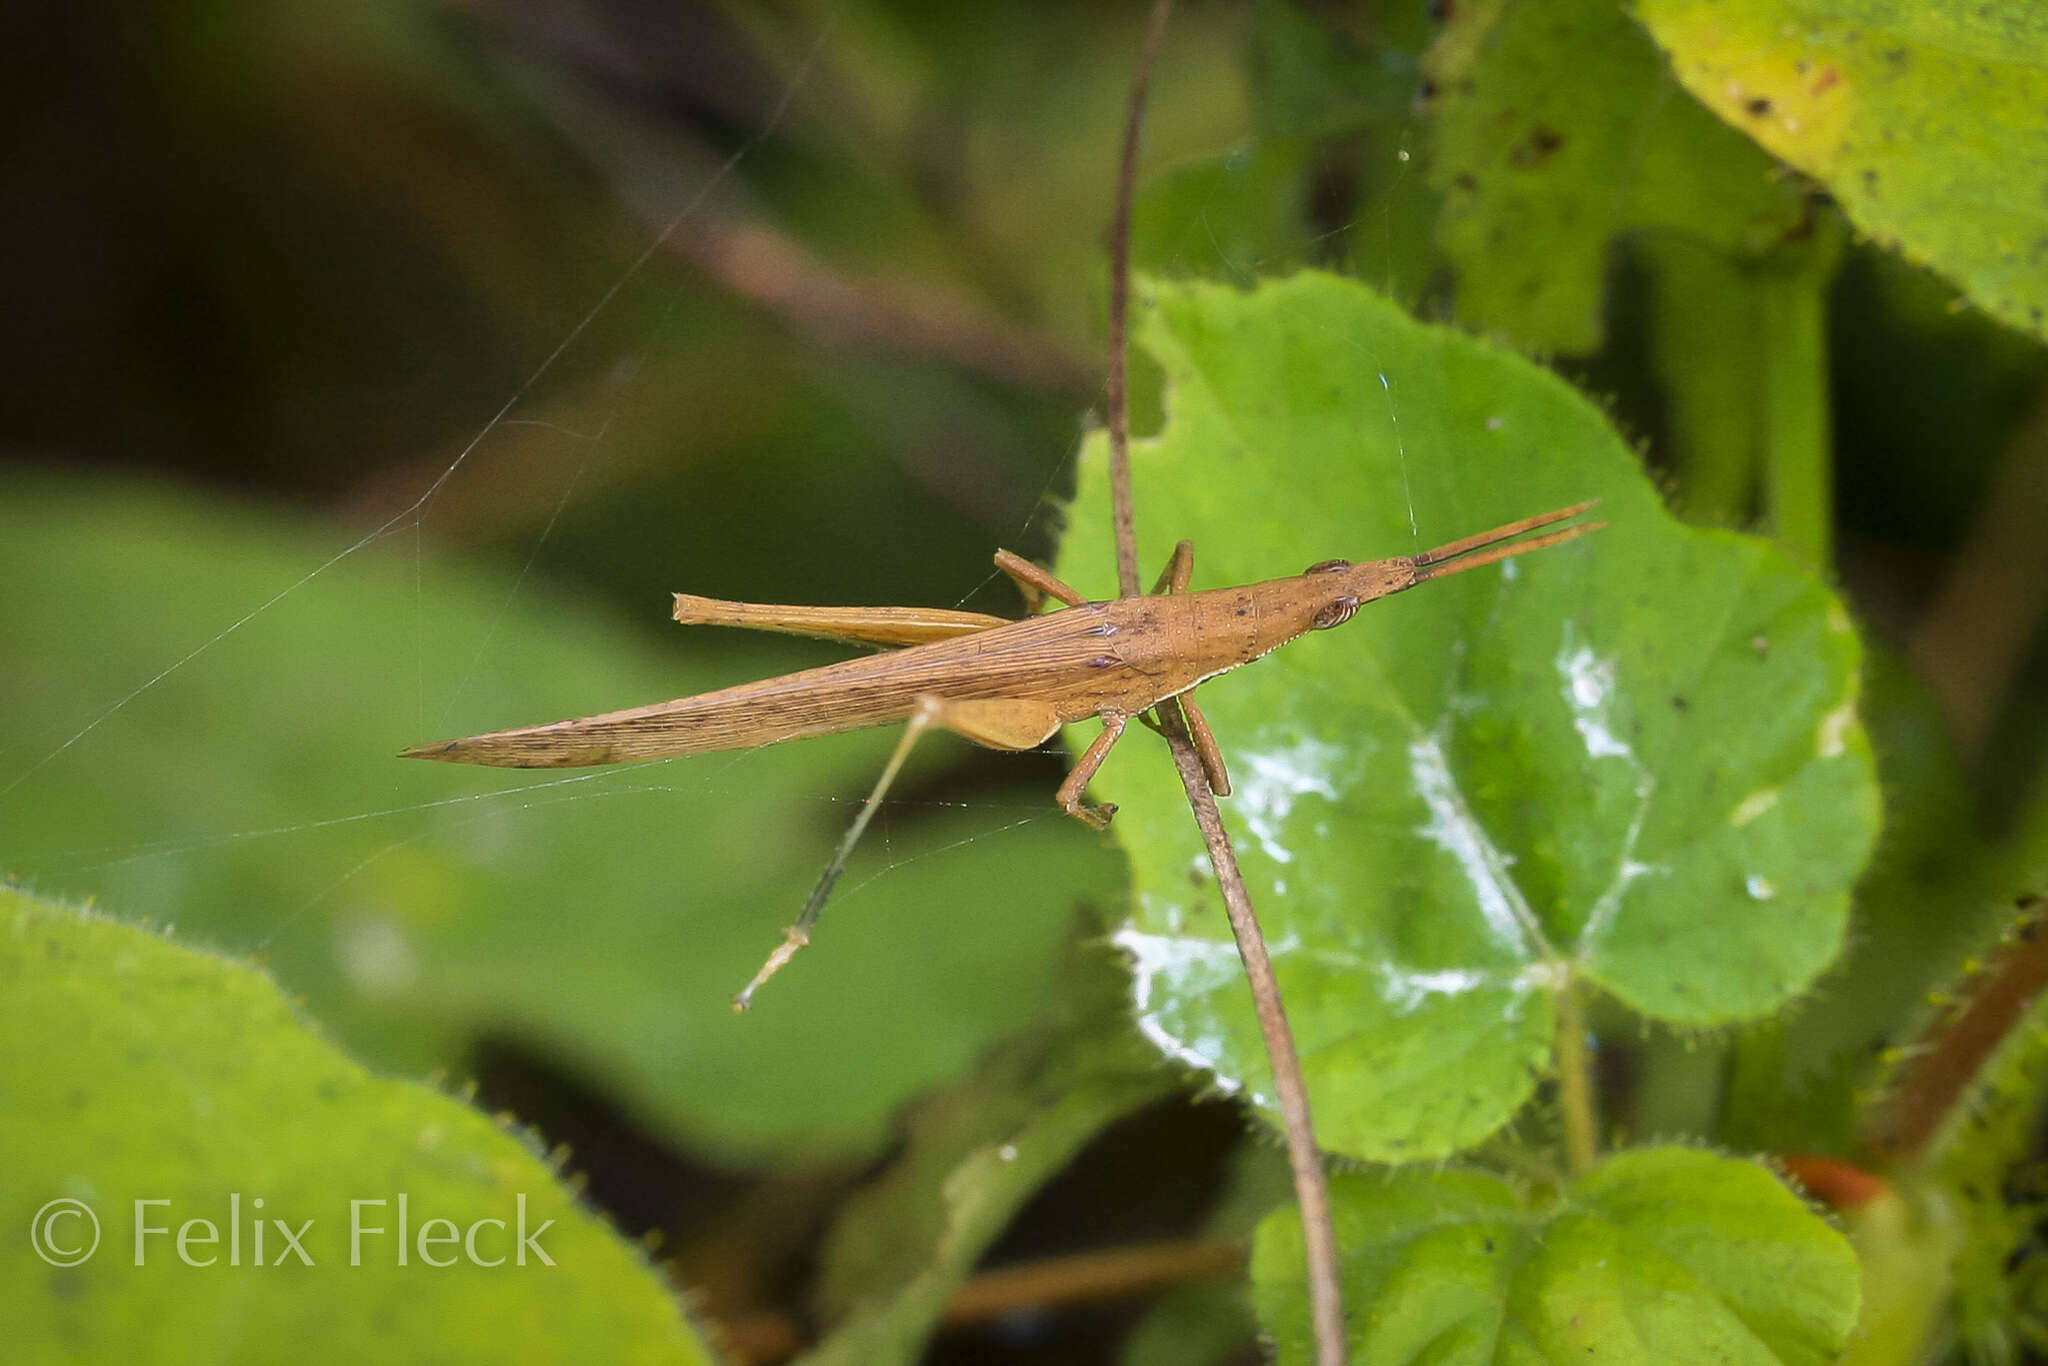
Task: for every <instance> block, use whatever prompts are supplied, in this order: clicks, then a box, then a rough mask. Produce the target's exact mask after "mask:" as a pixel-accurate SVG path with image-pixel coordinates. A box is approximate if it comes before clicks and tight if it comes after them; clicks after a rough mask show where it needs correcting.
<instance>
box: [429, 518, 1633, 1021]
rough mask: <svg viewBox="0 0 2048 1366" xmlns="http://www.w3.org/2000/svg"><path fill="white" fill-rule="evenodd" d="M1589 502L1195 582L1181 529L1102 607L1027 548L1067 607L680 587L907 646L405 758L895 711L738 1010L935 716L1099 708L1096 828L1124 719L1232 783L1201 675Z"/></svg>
mask: <svg viewBox="0 0 2048 1366" xmlns="http://www.w3.org/2000/svg"><path fill="white" fill-rule="evenodd" d="M1596 501H1597V500H1596ZM1592 506H1593V504H1592V503H1591V502H1587V503H1580V504H1577V505H1576V506H1574V507H1568V508H1562V509H1560V510H1558V511H1556V512H1547V513H1544V514H1542V515H1540V516H1536V517H1526V518H1524V519H1522V520H1521V521H1519V522H1510V523H1508V524H1507V525H1506V526H1501V527H1495V528H1494V529H1493V530H1491V531H1483V532H1481V533H1479V534H1478V535H1476V536H1468V537H1466V538H1465V539H1463V540H1459V541H1452V542H1450V543H1449V544H1448V545H1440V546H1438V547H1436V548H1435V549H1434V550H1426V551H1423V552H1422V553H1421V554H1419V555H1397V556H1395V557H1393V558H1392V559H1385V560H1367V561H1362V562H1360V563H1357V564H1353V563H1351V562H1350V561H1348V560H1324V561H1321V562H1320V563H1317V564H1312V565H1310V566H1309V567H1308V568H1307V569H1305V570H1303V571H1302V572H1301V573H1299V574H1296V575H1294V576H1292V577H1291V578H1284V579H1267V580H1265V581H1264V582H1261V583H1252V584H1246V585H1244V586H1243V587H1239V588H1211V589H1204V590H1202V591H1200V592H1189V591H1188V581H1189V579H1190V577H1191V576H1192V574H1193V571H1194V546H1193V545H1192V543H1190V542H1188V541H1182V542H1181V543H1180V544H1179V545H1178V546H1177V547H1175V549H1174V552H1173V557H1172V559H1171V560H1169V561H1168V562H1167V566H1166V569H1165V572H1164V573H1162V574H1161V575H1160V576H1159V582H1158V585H1157V586H1156V587H1155V588H1154V589H1153V591H1152V594H1151V595H1149V596H1139V597H1127V598H1116V599H1113V600H1111V601H1109V602H1089V601H1087V600H1085V599H1083V598H1082V596H1081V595H1080V594H1079V593H1077V592H1075V591H1074V590H1073V589H1072V588H1069V587H1068V586H1067V585H1066V584H1064V583H1062V582H1061V581H1060V580H1059V579H1057V578H1055V577H1054V576H1053V575H1052V574H1050V573H1048V572H1047V571H1046V570H1044V569H1041V568H1039V567H1038V566H1037V565H1035V564H1033V563H1031V562H1030V561H1029V560H1025V559H1023V558H1021V557H1019V556H1016V555H1013V554H1011V553H1010V552H1009V551H1007V550H999V551H997V552H996V556H995V562H996V567H997V568H998V569H1000V570H1002V571H1003V572H1004V573H1005V574H1007V575H1009V576H1010V578H1011V579H1012V580H1014V581H1015V582H1016V584H1017V586H1018V587H1019V588H1020V589H1021V590H1023V593H1024V596H1025V600H1026V601H1027V602H1028V603H1030V604H1031V606H1032V607H1033V608H1034V610H1035V609H1036V608H1037V607H1038V606H1039V605H1040V603H1041V602H1042V601H1043V599H1044V598H1047V597H1050V598H1054V599H1057V600H1058V601H1059V602H1061V603H1064V604H1065V605H1066V608H1065V610H1063V611H1054V612H1050V613H1047V614H1045V615H1043V616H1030V617H1026V618H1025V619H1023V620H1021V621H1011V620H1008V619H1006V618H1003V617H995V616H988V615H985V614H983V613H980V612H958V611H946V610H940V609H932V610H925V609H921V608H911V607H784V606H771V605H767V604H762V603H747V602H722V601H719V600H718V599H715V598H700V597H696V596H694V595H692V594H688V593H677V594H676V595H675V613H674V614H675V619H676V620H677V621H679V622H681V623H683V624H684V625H686V626H701V625H719V626H744V627H749V628H751V629H755V630H763V631H781V632H786V633H790V634H795V635H808V636H822V637H825V638H827V639H832V640H844V641H852V642H858V643H861V644H866V645H879V646H884V647H902V648H900V649H895V650H894V652H893V653H886V654H877V655H871V656H868V657H866V658H863V659H853V660H847V661H845V662H843V663H839V664H827V665H824V666H823V667H821V668H816V669H805V670H803V671H801V672H799V673H793V674H786V675H784V676H783V677H781V678H768V679H763V680H762V681H760V682H758V683H743V684H741V685H739V686H737V687H731V688H720V689H719V690H717V691H716V692H708V693H700V694H698V695H697V696H695V697H679V698H677V699H675V700H674V701H671V702H657V703H655V704H654V705H652V706H646V707H633V708H630V709H628V710H625V711H614V712H606V713H604V714H603V715H600V716H585V717H579V718H577V719H575V720H571V721H555V722H551V723H550V724H548V725H543V726H526V727H522V728H520V729H518V730H501V731H492V732H490V733H489V734H486V735H472V736H468V737H466V738H464V739H460V740H437V741H435V742H434V743H432V744H426V745H415V746H413V747H412V748H411V749H408V750H406V751H404V754H403V757H405V758H408V759H439V760H442V761H444V762H447V763H460V764H491V765H496V766H499V767H506V768H569V767H580V766H583V765H588V764H612V763H624V762H627V761H631V760H641V759H667V758H672V757H674V756H677V755H683V754H701V753H705V752H708V751H711V750H724V749H753V748H755V747H757V746H760V745H772V744H777V743H780V742H781V741H784V740H798V739H803V738H805V737H808V736H813V735H834V734H837V733H839V732H841V731H849V730H863V729H866V728H867V727H869V726H880V725H887V724H889V723H891V722H895V721H907V722H908V725H907V726H906V727H905V730H904V733H903V738H902V740H901V741H899V742H898V743H897V746H896V750H895V752H894V753H893V754H892V755H891V756H890V758H889V762H888V763H887V765H885V766H884V768H883V770H882V774H881V776H880V778H879V779H877V781H876V783H875V787H874V791H873V792H872V793H870V794H869V796H868V799H867V801H866V802H865V803H864V804H863V805H862V807H861V810H860V812H859V814H858V815H856V816H855V818H854V820H853V823H852V825H851V826H850V827H849V828H848V830H847V832H846V835H845V837H844V838H843V839H842V840H841V841H840V843H839V847H838V849H837V851H836V852H835V853H834V854H833V857H832V862H831V864H830V865H829V866H828V867H827V868H826V870H825V873H824V875H823V876H822V877H821V878H820V879H819V881H818V885H817V886H816V887H815V888H814V889H813V890H812V892H811V895H810V897H809V898H808V899H807V900H806V901H805V903H804V908H803V911H802V913H801V914H800V915H799V916H798V917H797V920H796V923H795V924H793V925H791V926H790V928H789V929H788V930H787V931H786V932H785V934H784V937H783V942H782V944H781V945H780V946H779V947H777V948H776V950H775V952H774V953H773V954H771V955H770V956H769V958H768V961H767V962H766V963H765V964H763V965H762V968H761V971H760V972H759V973H757V974H756V975H755V977H754V980H753V981H752V982H750V983H748V984H747V986H746V988H745V989H744V990H742V991H741V992H740V993H739V995H738V996H737V997H735V998H734V1001H733V1007H734V1009H736V1010H744V1009H746V1007H747V1004H748V1002H749V1001H750V1000H751V999H752V998H753V994H754V992H755V991H756V990H757V989H758V988H759V987H760V985H761V984H762V983H763V982H765V981H767V980H768V978H769V977H770V976H772V975H774V973H775V972H776V971H777V970H778V969H780V968H781V966H782V965H783V964H784V963H786V962H788V961H789V959H790V958H791V956H793V955H794V954H795V953H796V951H797V950H798V949H800V948H802V947H803V946H804V945H805V944H807V943H809V942H810V930H811V926H812V925H813V924H815V923H816V921H817V918H818V914H819V912H821V911H822V910H823V909H824V905H825V900H826V898H827V897H828V896H829V895H830V894H831V891H832V886H833V884H834V883H835V882H837V881H838V878H839V874H840V873H841V871H843V869H844V868H845V866H846V860H847V858H848V857H849V856H850V855H851V854H852V852H853V847H854V845H855V844H856V843H858V842H859V840H860V837H861V834H862V832H863V831H864V830H865V829H866V828H867V823H868V820H869V818H870V817H871V816H872V815H873V814H874V810H875V807H876V805H877V803H878V802H879V801H880V800H881V798H882V795H883V794H884V793H885V792H887V791H888V788H889V785H890V784H891V783H892V782H893V781H894V780H895V777H896V774H897V772H898V771H899V770H900V769H901V768H902V766H903V762H904V760H905V758H906V757H908V755H909V753H910V749H911V747H912V746H913V745H914V744H915V743H916V741H917V738H918V737H919V736H920V735H922V734H923V733H924V732H925V730H927V729H928V728H930V727H932V726H938V727H940V728H941V729H944V730H950V731H952V732H954V733H955V734H957V735H962V736H965V737H966V738H967V739H969V740H972V741H973V742H975V743H976V744H979V745H987V746H989V747H990V748H993V749H1014V750H1023V749H1033V748H1036V747H1037V746H1039V745H1042V744H1044V743H1045V742H1046V741H1047V740H1050V739H1051V738H1052V737H1053V736H1054V735H1055V734H1057V733H1058V732H1059V729H1060V727H1062V726H1064V725H1069V724H1072V723H1073V722H1076V721H1086V720H1089V719H1091V718H1092V719H1095V720H1099V721H1101V722H1102V731H1101V733H1100V734H1099V735H1097V736H1096V737H1095V739H1094V741H1093V742H1092V743H1090V744H1089V746H1088V748H1087V749H1086V750H1084V751H1082V754H1081V757H1080V758H1079V759H1078V760H1077V761H1076V762H1075V764H1074V767H1073V771H1072V772H1070V773H1069V774H1068V775H1067V779H1066V781H1065V782H1063V783H1061V784H1060V788H1059V792H1058V794H1057V797H1056V800H1057V801H1058V802H1059V804H1060V806H1061V808H1062V809H1063V810H1065V811H1066V812H1067V814H1069V815H1071V816H1074V817H1076V818H1077V819H1079V820H1081V821H1084V822H1086V823H1087V824H1088V825H1091V826H1093V827H1095V828H1097V829H1101V828H1102V827H1103V826H1106V825H1107V824H1108V823H1109V818H1110V817H1111V815H1113V814H1114V813H1115V810H1116V808H1115V807H1114V806H1109V805H1103V806H1090V805H1088V804H1087V803H1085V802H1084V801H1083V800H1082V795H1083V793H1084V792H1086V790H1087V787H1088V783H1089V781H1090V780H1091V779H1092V778H1093V777H1094V776H1095V771H1096V770H1097V769H1099V768H1100V767H1102V761H1103V760H1104V759H1105V758H1107V757H1108V755H1109V751H1110V749H1111V748H1112V747H1113V746H1115V744H1116V742H1117V740H1118V739H1120V738H1121V737H1122V735H1123V733H1124V728H1125V726H1126V725H1127V724H1128V723H1129V722H1130V720H1131V718H1132V717H1140V718H1142V717H1144V716H1145V714H1146V713H1147V712H1149V711H1150V710H1151V709H1152V708H1154V707H1156V706H1158V705H1159V704H1160V703H1162V702H1166V701H1168V700H1169V699H1173V698H1178V699H1179V700H1180V705H1181V707H1182V709H1183V711H1184V714H1185V715H1186V717H1187V721H1188V729H1189V732H1190V733H1191V735H1192V736H1193V738H1194V742H1195V747H1196V750H1197V752H1198V753H1199V754H1200V755H1201V759H1202V767H1203V770H1204V771H1205V772H1206V773H1207V775H1208V779H1209V785H1210V786H1211V787H1212V788H1214V789H1215V790H1216V793H1217V794H1218V795H1219V796H1227V795H1228V794H1229V792H1230V778H1229V774H1228V772H1227V770H1226V769H1225V767H1224V763H1223V755H1222V752H1221V751H1220V750H1219V749H1218V748H1217V745H1216V737H1215V734H1214V733H1213V732H1212V731H1211V730H1210V729H1209V723H1208V721H1207V720H1206V719H1204V718H1203V716H1202V712H1201V709H1200V708H1199V707H1197V706H1196V705H1195V700H1194V696H1193V693H1194V690H1195V688H1196V687H1197V686H1198V685H1199V684H1202V683H1205V682H1207V681H1208V680H1209V679H1212V678H1214V677H1216V676H1217V675H1218V674H1225V673H1228V672H1230V671H1231V670H1232V669H1235V668H1239V667H1241V666H1243V665H1246V664H1249V663H1251V662H1252V661H1253V660H1255V659H1258V658H1260V657H1261V656H1263V655H1266V654H1268V653H1270V652H1272V651H1273V650H1276V649H1278V648H1279V647H1280V646H1282V645H1285V644H1287V643H1288V642H1289V641H1291V640H1294V639H1296V638H1297V637H1299V636H1303V635H1306V634H1307V633H1308V632H1310V631H1323V630H1328V629H1329V628H1330V627H1332V626H1341V625H1342V624H1343V623H1345V622H1347V621H1349V620H1350V619H1351V616H1352V614H1353V613H1354V612H1356V611H1357V610H1358V608H1359V605H1360V604H1362V603H1367V602H1371V601H1372V600H1373V599H1375V598H1384V597H1388V596H1390V595H1391V594H1394V593H1399V592H1402V591H1404V590H1406V589H1409V588H1413V587H1414V586H1415V585H1416V584H1419V583H1427V582H1429V581H1430V580H1431V579H1440V578H1444V577H1446V576H1447V575H1450V574H1456V573H1461V572H1463V571H1464V570H1467V569H1476V568H1478V567H1479V566H1480V565H1485V564H1491V563H1493V562H1494V561H1496V560H1502V559H1506V558H1507V557H1508V556H1510V555H1520V554H1524V553H1526V552H1528V551H1531V550H1541V549H1543V548H1544V547H1546V546H1552V545H1556V544H1558V543H1559V542H1562V541H1568V540H1571V539H1572V538H1573V537H1575V536H1581V535H1584V534H1585V533H1586V532H1589V531H1595V530H1598V529H1599V528H1600V527H1602V526H1604V525H1606V524H1605V523H1604V522H1582V523H1580V524H1578V525H1576V526H1570V527H1565V528H1562V529H1560V530H1557V531H1552V532H1548V533H1546V534H1544V535H1541V536H1532V537H1529V538H1528V539H1526V540H1524V539H1518V538H1520V537H1523V536H1525V535H1526V534H1527V533H1528V532H1531V531H1535V530H1538V529H1539V528H1542V527H1546V526H1552V525H1554V524H1556V523H1559V522H1563V521H1566V520H1568V519H1570V518H1572V517H1576V516H1577V515H1579V514H1580V513H1582V512H1584V511H1585V510H1586V509H1588V508H1590V507H1592Z"/></svg>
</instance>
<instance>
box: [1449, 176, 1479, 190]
mask: <svg viewBox="0 0 2048 1366" xmlns="http://www.w3.org/2000/svg"><path fill="white" fill-rule="evenodd" d="M1451 185H1452V187H1453V188H1455V189H1458V190H1462V191H1464V192H1465V193H1466V194H1477V193H1478V192H1479V182H1478V181H1477V180H1475V179H1473V177H1472V173H1471V172H1470V171H1460V172H1458V174H1457V175H1455V176H1453V177H1452V178H1451Z"/></svg>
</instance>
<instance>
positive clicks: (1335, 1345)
mask: <svg viewBox="0 0 2048 1366" xmlns="http://www.w3.org/2000/svg"><path fill="white" fill-rule="evenodd" d="M1172 10H1173V0H1155V3H1154V4H1153V6H1152V21H1151V25H1150V27H1149V28H1147V30H1146V32H1145V45H1144V49H1143V51H1142V52H1141V53H1140V55H1139V58H1138V69H1137V75H1136V76H1135V77H1134V78H1133V79H1132V81H1131V105H1130V115H1129V117H1128V118H1127V119H1126V120H1125V123H1124V146H1123V160H1122V162H1121V164H1120V165H1119V167H1118V172H1117V194H1116V219H1115V222H1114V225H1113V227H1112V229H1111V237H1110V281H1109V367H1108V383H1107V385H1106V386H1105V387H1106V389H1107V403H1108V408H1109V413H1108V418H1109V487H1110V501H1111V508H1112V512H1113V520H1114V524H1115V528H1116V572H1117V584H1118V588H1119V591H1120V592H1121V593H1122V594H1123V595H1124V596H1126V597H1130V596H1135V595H1136V594H1138V593H1139V592H1140V591H1142V580H1141V579H1140V578H1139V575H1138V533H1137V521H1136V514H1135V510H1134V503H1133V500H1132V497H1131V451H1130V410H1129V405H1128V402H1127V400H1126V394H1125V384H1124V376H1125V370H1124V361H1125V348H1126V343H1127V336H1128V327H1129V311H1130V270H1131V246H1130V238H1131V199H1132V195H1133V193H1134V191H1135V187H1136V184H1137V166H1138V130H1139V127H1140V125H1141V122H1142V120H1143V118H1144V112H1145V95H1146V90H1147V87H1148V86H1149V85H1150V82H1151V77H1152V64H1153V61H1154V59H1155V58H1156V57H1157V55H1158V51H1159V42H1160V37H1161V35H1162V34H1163V33H1164V32H1165V29H1166V17H1167V15H1168V14H1169V13H1171V12H1172ZM1157 711H1158V715H1159V720H1160V732H1161V734H1163V735H1164V736H1165V737H1166V743H1167V746H1168V748H1170V749H1171V750H1172V751H1173V765H1174V768H1175V769H1177V770H1178V771H1179V773H1180V781H1181V786H1182V787H1183V788H1185V789H1186V790H1187V796H1188V806H1189V808H1190V809H1192V810H1193V812H1194V813H1195V824H1196V826H1197V827H1199V828H1200V829H1201V832H1202V842H1203V843H1204V844H1206V845H1207V846H1208V849H1209V866H1210V867H1211V868H1213V869H1215V871H1216V885H1217V886H1218V887H1219V888H1220V889H1221V890H1222V892H1223V907H1224V910H1225V912H1226V913H1227V914H1228V915H1229V917H1230V931H1231V933H1232V934H1233V935H1234V936H1236V939H1237V954H1238V957H1239V959H1240V960H1242V961H1243V963H1244V972H1245V977H1246V979H1247V981H1249V983H1250V984H1251V989H1252V1001H1253V1003H1254V1005H1255V1006H1256V1008H1257V1011H1258V1017H1259V1032H1260V1033H1261V1034H1262V1035H1263V1036H1264V1038H1265V1043H1266V1057H1267V1060H1268V1062H1269V1063H1270V1065H1271V1067H1272V1069H1273V1092H1274V1096H1275V1097H1276V1099H1277V1100H1278V1101H1279V1105H1280V1117H1281V1120H1282V1122H1283V1124H1284V1125H1285V1127H1286V1130H1287V1161H1288V1166H1289V1167H1290V1168H1292V1170H1293V1173H1294V1198H1295V1202H1296V1204H1298V1205H1299V1206H1300V1208H1301V1236H1302V1244H1303V1250H1304V1252H1305V1253H1306V1255H1307V1264H1308V1293H1309V1308H1310V1317H1311V1319H1312V1321H1313V1323H1314V1329H1315V1341H1316V1361H1317V1363H1318V1366H1344V1360H1345V1341H1344V1339H1345V1330H1344V1303H1343V1288H1342V1283H1341V1281H1340V1279H1339V1276H1338V1268H1337V1234H1336V1227H1335V1225H1334V1223H1333V1222H1332V1220H1331V1217H1330V1189H1329V1185H1328V1183H1327V1181H1326V1180H1325V1179H1324V1175H1323V1163H1322V1154H1321V1152H1320V1151H1319V1150H1318V1149H1317V1147H1316V1135H1315V1125H1314V1123H1313V1122H1312V1121H1311V1119H1310V1117H1309V1106H1308V1086H1307V1084H1306V1082H1304V1081H1303V1079H1302V1075H1301V1058H1300V1056H1299V1055H1298V1054H1297V1053H1296V1052H1295V1049H1294V1032H1293V1030H1292V1029H1290V1028H1289V1027H1288V1024H1287V1010H1286V1007H1285V1006H1283V1005H1282V1004H1281V1000H1280V984H1279V982H1278V980H1276V979H1275V978H1274V976H1273V960H1272V958H1271V957H1270V956H1269V955H1268V954H1267V952H1266V937H1265V935H1264V933H1262V932H1261V931H1260V929H1259V917H1258V913H1257V912H1256V911H1254V910H1253V909H1252V899H1251V893H1250V892H1248V891H1247V890H1246V889H1245V885H1244V874H1243V873H1242V872H1240V871H1239V869H1238V866H1237V853H1236V851H1235V850H1234V849H1232V848H1231V845H1230V833H1229V831H1227V830H1225V829H1224V828H1223V816H1222V813H1221V812H1219V811H1218V810H1217V809H1216V794H1215V793H1214V792H1213V791H1211V790H1210V787H1209V779H1208V775H1207V774H1205V773H1204V772H1203V770H1202V761H1201V756H1200V755H1199V754H1197V753H1196V751H1195V746H1194V742H1193V741H1192V740H1191V739H1190V738H1189V737H1188V729H1187V719H1186V717H1185V715H1184V714H1183V713H1182V711H1181V708H1180V704H1179V702H1178V701H1176V700H1171V699H1170V700H1169V701H1168V702H1167V703H1166V704H1164V705H1162V706H1160V707H1159V708H1158V709H1157Z"/></svg>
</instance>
